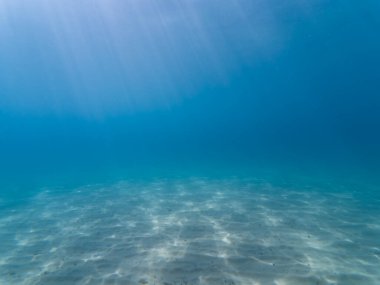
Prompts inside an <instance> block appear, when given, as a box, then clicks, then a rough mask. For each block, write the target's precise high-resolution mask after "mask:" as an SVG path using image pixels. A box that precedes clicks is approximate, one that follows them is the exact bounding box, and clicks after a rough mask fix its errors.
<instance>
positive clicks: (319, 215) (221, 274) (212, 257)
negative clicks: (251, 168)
mask: <svg viewBox="0 0 380 285" xmlns="http://www.w3.org/2000/svg"><path fill="white" fill-rule="evenodd" d="M375 204H376V203H375ZM0 284H7V285H13V284H17V285H29V284H30V285H37V284H38V285H40V284H41V285H50V284H51V285H55V284H65V285H66V284H67V285H75V284H81V285H82V284H83V285H84V284H96V285H97V284H99V285H100V284H115V285H116V284H120V285H121V284H125V285H127V284H131V285H147V284H150V285H180V284H181V285H198V284H199V285H201V284H205V285H206V284H210V285H211V284H215V285H234V284H236V285H238V284H242V285H245V284H247V285H248V284H249V285H259V284H264V285H265V284H273V285H297V284H302V285H308V284H313V285H317V284H318V285H322V284H342V285H350V284H355V285H361V284H363V285H371V284H380V211H379V209H376V207H366V206H365V203H360V202H359V201H358V200H357V199H356V198H355V196H354V195H353V194H352V193H351V192H350V191H341V190H340V191H339V192H336V193H334V191H328V192H326V191H321V189H318V188H313V187H308V188H307V189H296V188H294V187H278V186H277V187H275V186H272V185H271V184H269V183H267V182H265V181H260V180H255V179H237V178H230V179H207V178H187V179H167V180H165V179H156V180H149V181H122V182H119V183H116V184H113V185H87V186H83V187H80V188H76V189H70V190H68V189H45V190H43V191H41V192H40V193H39V194H37V195H36V196H34V197H33V198H31V199H30V200H28V201H27V202H25V203H24V204H22V205H18V206H14V207H2V209H1V211H0Z"/></svg>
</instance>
